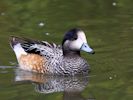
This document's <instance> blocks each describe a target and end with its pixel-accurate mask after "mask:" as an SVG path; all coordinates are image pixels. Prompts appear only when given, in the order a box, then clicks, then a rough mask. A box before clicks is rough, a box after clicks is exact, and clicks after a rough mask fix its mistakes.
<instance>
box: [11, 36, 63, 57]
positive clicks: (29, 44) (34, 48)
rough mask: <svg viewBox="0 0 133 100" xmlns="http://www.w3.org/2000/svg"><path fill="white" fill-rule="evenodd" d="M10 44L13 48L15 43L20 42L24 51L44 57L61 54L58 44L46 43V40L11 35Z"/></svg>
mask: <svg viewBox="0 0 133 100" xmlns="http://www.w3.org/2000/svg"><path fill="white" fill-rule="evenodd" d="M10 44H11V46H12V48H14V46H15V45H17V44H20V45H21V47H22V48H23V49H24V51H25V52H27V53H33V54H38V55H41V56H45V58H46V59H51V58H55V57H60V56H62V54H63V53H62V48H61V46H60V45H56V44H54V43H48V42H46V41H36V40H31V39H26V38H19V37H14V36H13V37H12V38H11V41H10Z"/></svg>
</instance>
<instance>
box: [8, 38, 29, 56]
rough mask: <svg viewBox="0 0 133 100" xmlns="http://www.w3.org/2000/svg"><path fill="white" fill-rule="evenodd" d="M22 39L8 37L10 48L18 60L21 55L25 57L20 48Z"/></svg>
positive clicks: (22, 49) (23, 51)
mask: <svg viewBox="0 0 133 100" xmlns="http://www.w3.org/2000/svg"><path fill="white" fill-rule="evenodd" d="M21 43H23V39H22V38H19V37H15V36H11V37H10V46H11V47H12V49H13V51H14V52H15V54H16V57H17V58H19V57H20V56H21V55H22V54H24V55H26V54H27V53H26V52H25V50H24V48H23V47H22V46H21Z"/></svg>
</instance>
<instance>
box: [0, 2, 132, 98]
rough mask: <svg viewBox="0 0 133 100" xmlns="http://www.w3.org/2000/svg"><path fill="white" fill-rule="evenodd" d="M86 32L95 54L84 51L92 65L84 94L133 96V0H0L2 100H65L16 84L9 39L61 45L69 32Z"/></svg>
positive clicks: (89, 95)
mask: <svg viewBox="0 0 133 100" xmlns="http://www.w3.org/2000/svg"><path fill="white" fill-rule="evenodd" d="M75 27H78V28H81V29H83V30H84V31H85V33H86V36H87V40H88V43H89V44H90V45H91V47H93V48H94V50H95V52H96V54H95V55H88V54H86V53H82V56H83V57H85V58H86V59H87V61H88V62H89V64H90V65H91V73H90V76H94V77H90V79H89V80H90V81H89V84H88V85H87V87H86V88H85V90H84V91H83V92H82V96H83V97H84V98H85V99H86V98H89V97H91V96H92V97H94V98H95V99H96V100H132V98H133V85H132V84H133V79H132V76H133V53H132V52H133V1H132V0H0V66H11V67H9V68H6V67H5V68H3V67H1V68H0V99H1V100H15V99H20V100H24V99H25V100H26V99H27V100H35V99H44V100H62V99H63V98H62V93H53V94H48V95H44V94H39V93H36V92H35V91H34V87H33V85H32V84H30V83H27V84H21V85H16V84H15V83H14V66H13V65H15V64H16V63H17V61H16V58H15V55H14V52H13V51H12V49H11V48H10V45H9V37H10V36H11V35H15V36H22V37H26V38H32V39H38V40H46V41H48V42H55V43H57V44H61V41H62V38H63V35H64V33H65V32H66V31H68V30H69V29H71V28H75Z"/></svg>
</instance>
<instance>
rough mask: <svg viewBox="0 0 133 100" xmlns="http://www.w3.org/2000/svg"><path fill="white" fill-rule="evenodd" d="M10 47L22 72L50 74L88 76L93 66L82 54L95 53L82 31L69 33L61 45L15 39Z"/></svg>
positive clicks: (76, 30) (70, 31)
mask: <svg viewBox="0 0 133 100" xmlns="http://www.w3.org/2000/svg"><path fill="white" fill-rule="evenodd" d="M10 46H11V48H12V49H13V51H14V53H15V55H16V59H17V61H18V65H19V68H20V69H22V70H25V71H31V72H36V73H42V74H46V75H63V76H75V75H87V74H88V73H89V72H90V65H89V64H88V62H87V60H85V59H84V58H83V57H81V53H80V52H81V51H84V52H87V53H90V54H94V53H95V52H94V50H93V49H92V48H91V47H90V46H89V44H88V43H87V39H86V35H85V33H84V31H83V30H81V29H79V28H73V29H70V30H68V31H67V32H66V33H65V34H64V38H63V40H62V44H61V45H57V44H55V43H49V42H47V41H40V40H33V39H28V38H24V37H16V36H11V37H10Z"/></svg>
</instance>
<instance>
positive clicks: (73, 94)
mask: <svg viewBox="0 0 133 100" xmlns="http://www.w3.org/2000/svg"><path fill="white" fill-rule="evenodd" d="M15 81H16V82H27V81H31V82H32V83H33V84H34V86H35V91H37V92H39V93H44V94H48V93H54V92H63V98H64V100H84V98H83V97H82V95H81V92H82V91H83V90H84V89H85V87H86V86H87V84H88V77H85V76H82V77H81V76H80V77H79V76H78V77H59V76H44V75H43V74H37V73H32V72H27V71H23V70H20V69H16V70H15ZM87 100H89V99H87ZM91 100H92V99H91Z"/></svg>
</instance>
